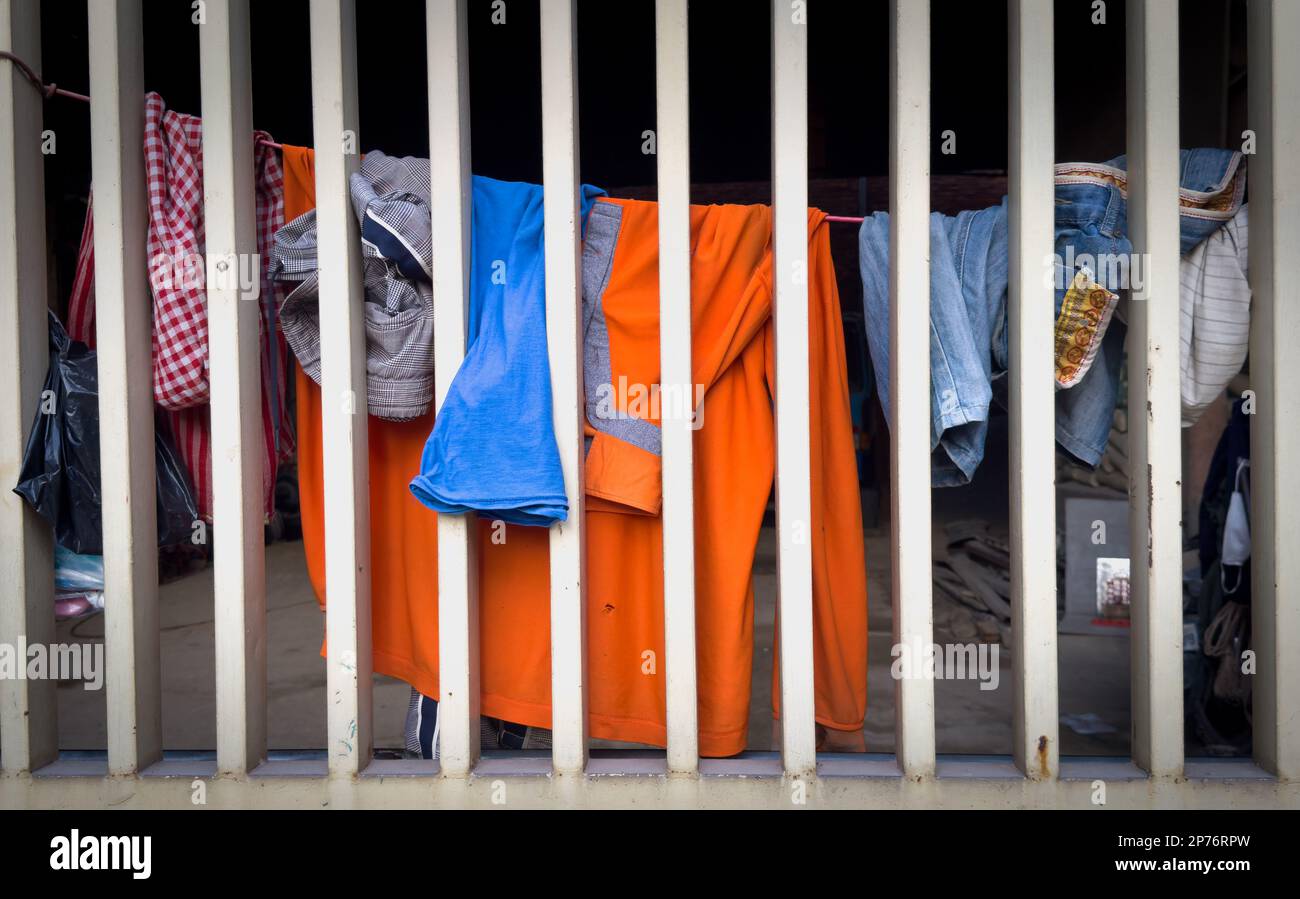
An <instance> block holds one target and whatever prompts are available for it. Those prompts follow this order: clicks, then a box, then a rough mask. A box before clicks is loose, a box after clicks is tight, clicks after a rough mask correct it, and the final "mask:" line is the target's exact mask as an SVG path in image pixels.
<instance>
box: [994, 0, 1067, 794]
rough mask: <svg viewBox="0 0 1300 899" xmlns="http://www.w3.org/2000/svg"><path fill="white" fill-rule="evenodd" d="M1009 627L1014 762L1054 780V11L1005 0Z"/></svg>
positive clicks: (1037, 0)
mask: <svg viewBox="0 0 1300 899" xmlns="http://www.w3.org/2000/svg"><path fill="white" fill-rule="evenodd" d="M1008 13H1009V15H1008V19H1009V22H1010V41H1009V44H1008V46H1009V47H1010V53H1011V60H1010V69H1009V75H1010V79H1009V81H1010V110H1011V134H1010V140H1009V141H1008V150H1009V154H1010V172H1009V174H1010V190H1009V197H1010V222H1009V224H1010V275H1011V277H1010V291H1009V295H1008V306H1007V309H1008V316H1009V321H1010V325H1011V332H1010V336H1011V340H1010V373H1009V376H1008V380H1009V382H1010V388H1011V390H1010V399H1011V409H1010V411H1011V478H1010V481H1011V508H1010V511H1011V629H1012V631H1013V633H1014V634H1015V641H1014V648H1013V650H1012V667H1013V674H1014V678H1013V680H1014V684H1015V686H1014V689H1015V704H1014V706H1013V707H1012V714H1013V716H1014V727H1013V732H1014V735H1015V742H1014V744H1013V755H1014V757H1015V760H1016V766H1017V767H1018V768H1019V769H1020V770H1021V771H1023V772H1024V773H1025V775H1026V776H1028V777H1032V778H1042V779H1047V778H1052V777H1055V776H1056V773H1057V769H1058V765H1059V760H1060V739H1059V737H1060V734H1059V730H1060V726H1059V723H1058V720H1057V692H1056V680H1057V674H1056V667H1057V666H1056V450H1055V436H1054V429H1053V422H1054V421H1055V388H1054V387H1053V383H1054V376H1053V363H1052V328H1053V320H1052V319H1053V316H1052V311H1053V308H1054V297H1053V290H1052V285H1051V283H1050V282H1047V281H1044V279H1043V271H1044V266H1047V265H1050V264H1051V260H1052V254H1053V245H1052V244H1053V241H1052V234H1053V228H1054V226H1053V223H1054V219H1055V215H1056V206H1055V188H1054V184H1053V178H1052V164H1053V162H1054V159H1053V156H1054V143H1055V140H1054V137H1055V135H1054V134H1053V129H1052V127H1051V123H1052V122H1053V121H1055V119H1054V113H1053V102H1054V96H1053V91H1054V83H1053V81H1054V79H1053V69H1052V66H1053V62H1052V59H1053V46H1052V41H1053V36H1052V4H1050V3H1043V2H1042V0H1010V5H1009V8H1008Z"/></svg>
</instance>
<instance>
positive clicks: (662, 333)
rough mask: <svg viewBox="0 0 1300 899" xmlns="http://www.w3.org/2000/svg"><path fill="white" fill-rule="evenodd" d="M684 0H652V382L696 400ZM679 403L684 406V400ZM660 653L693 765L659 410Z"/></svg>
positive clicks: (671, 502)
mask: <svg viewBox="0 0 1300 899" xmlns="http://www.w3.org/2000/svg"><path fill="white" fill-rule="evenodd" d="M687 26H688V22H687V13H686V0H658V2H657V3H656V4H655V131H656V134H655V138H656V146H655V150H656V153H657V154H658V155H657V161H658V163H659V383H660V388H661V389H662V390H666V391H675V392H678V395H679V396H681V397H684V398H686V399H685V400H684V402H693V401H694V397H695V389H694V387H693V384H694V381H695V376H694V371H693V368H692V363H691V210H690V203H691V152H690V93H689V76H688V69H689V67H688V61H689V56H688V54H687V48H688V46H689V44H688V41H689V35H688V27H687ZM678 408H681V409H683V411H684V409H685V406H679V407H678ZM660 425H661V430H662V431H663V435H662V439H663V445H662V449H661V452H662V462H663V529H664V533H663V542H664V654H665V659H664V662H665V668H666V673H667V684H666V690H665V692H666V698H667V711H668V770H669V771H671V772H675V773H682V774H690V773H693V772H695V771H696V769H697V768H698V767H699V759H700V737H699V718H698V712H697V708H696V702H697V692H696V677H695V497H694V489H695V487H694V475H693V470H694V465H695V461H694V454H693V451H694V447H693V446H692V441H693V439H694V433H695V432H694V431H693V430H692V429H691V422H690V419H689V417H688V416H686V415H679V416H661V419H660Z"/></svg>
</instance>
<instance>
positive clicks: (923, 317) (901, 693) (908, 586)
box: [889, 0, 934, 777]
mask: <svg viewBox="0 0 1300 899" xmlns="http://www.w3.org/2000/svg"><path fill="white" fill-rule="evenodd" d="M889 52H890V57H889V58H890V64H889V83H890V94H889V124H890V128H889V130H890V134H891V135H892V140H891V142H890V146H889V211H890V216H889V218H890V228H889V244H890V246H889V256H890V265H889V310H890V334H889V340H890V347H891V351H890V353H889V391H890V393H889V406H890V410H891V412H892V414H893V419H894V420H893V421H892V422H891V423H890V425H891V427H890V432H889V433H890V442H891V448H890V512H891V516H892V521H893V523H894V540H893V545H892V547H891V557H890V570H891V580H890V585H891V597H890V599H891V601H892V603H893V637H894V645H895V646H897V647H908V648H910V647H915V646H922V647H927V646H930V645H931V644H932V642H933V640H934V607H933V598H932V585H931V567H932V562H931V558H930V539H931V538H930V304H929V303H928V302H926V299H927V298H928V297H929V296H930V2H929V0H892V14H891V16H890V46H889ZM904 651H908V650H904ZM911 675H912V676H908V677H902V678H899V679H898V680H897V681H895V688H894V722H895V730H896V736H895V740H896V742H897V755H898V763H899V766H900V767H901V768H902V769H903V773H904V774H905V775H907V776H908V777H929V776H931V775H933V774H934V681H933V680H931V679H930V678H928V677H924V676H923V675H922V674H921V673H920V672H917V671H912V672H911Z"/></svg>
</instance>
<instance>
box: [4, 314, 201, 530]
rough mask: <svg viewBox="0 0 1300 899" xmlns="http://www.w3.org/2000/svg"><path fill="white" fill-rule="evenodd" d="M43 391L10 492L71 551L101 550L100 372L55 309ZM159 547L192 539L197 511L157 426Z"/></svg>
mask: <svg viewBox="0 0 1300 899" xmlns="http://www.w3.org/2000/svg"><path fill="white" fill-rule="evenodd" d="M49 316H50V368H49V371H48V373H47V374H46V375H45V392H44V393H43V394H42V395H41V403H40V405H39V407H38V408H37V410H36V420H35V421H34V422H32V430H31V434H30V435H28V438H27V449H26V451H25V452H24V453H23V468H22V472H21V473H20V474H19V476H18V486H17V487H15V488H14V493H17V494H18V495H19V496H21V497H22V498H23V499H25V500H27V502H28V503H30V504H31V506H32V508H33V509H35V510H36V511H37V513H38V514H39V515H40V516H41V517H42V518H44V519H45V520H46V521H48V522H49V523H50V526H51V527H52V528H54V537H55V540H56V541H58V543H59V545H60V546H62V547H63V548H65V549H69V550H71V551H72V552H75V553H81V554H90V555H99V554H100V553H102V552H103V543H104V540H103V525H102V517H101V511H100V506H101V500H100V489H99V483H100V481H99V477H100V465H99V374H98V363H97V361H96V356H95V351H94V350H92V349H90V348H88V347H87V346H86V345H85V344H84V343H80V342H78V341H75V340H72V339H71V338H69V337H68V333H67V332H66V331H65V330H63V325H62V323H61V322H60V321H59V319H58V317H57V316H55V314H54V313H53V312H51V313H50V314H49ZM154 463H155V468H156V470H157V487H158V545H159V546H171V545H173V544H176V543H184V542H186V541H188V540H190V538H191V535H192V534H193V527H194V521H195V520H196V519H197V518H198V509H197V508H196V507H195V504H194V493H193V491H192V490H191V489H190V483H189V476H188V475H187V474H186V471H185V466H184V465H183V464H182V462H181V460H180V457H179V456H177V454H176V450H175V449H174V448H173V447H172V445H171V443H170V441H169V440H168V439H167V434H166V430H165V428H163V427H158V426H155V427H154Z"/></svg>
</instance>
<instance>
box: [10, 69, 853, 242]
mask: <svg viewBox="0 0 1300 899" xmlns="http://www.w3.org/2000/svg"><path fill="white" fill-rule="evenodd" d="M0 59H7V60H9V61H10V62H12V63H13V64H14V65H15V66H17V67H18V71H20V72H22V73H23V75H24V76H25V77H26V78H27V80H28V81H30V82H31V83H32V85H33V86H34V87H35V88H36V89H37V90H38V91H40V92H41V93H42V94H43V95H44V96H45V97H46V98H47V99H48V98H49V97H67V98H68V99H70V100H80V101H81V102H82V103H89V102H90V97H88V96H86V95H85V94H78V93H74V92H73V91H66V90H64V89H63V88H61V87H58V86H56V85H55V84H53V83H50V84H46V83H45V82H44V81H42V80H41V77H40V76H39V75H37V74H36V71H35V70H34V69H33V68H32V67H31V66H29V65H28V64H27V63H25V62H23V60H21V59H20V58H18V57H17V56H14V55H13V54H12V53H10V52H8V51H7V50H0ZM257 143H258V144H259V145H261V146H263V147H271V148H273V149H276V150H279V151H281V152H284V146H283V145H282V144H278V143H276V142H275V141H273V140H266V139H261V140H258V142H257ZM826 221H828V222H837V223H844V224H850V225H860V224H862V216H860V215H828V216H826Z"/></svg>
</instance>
